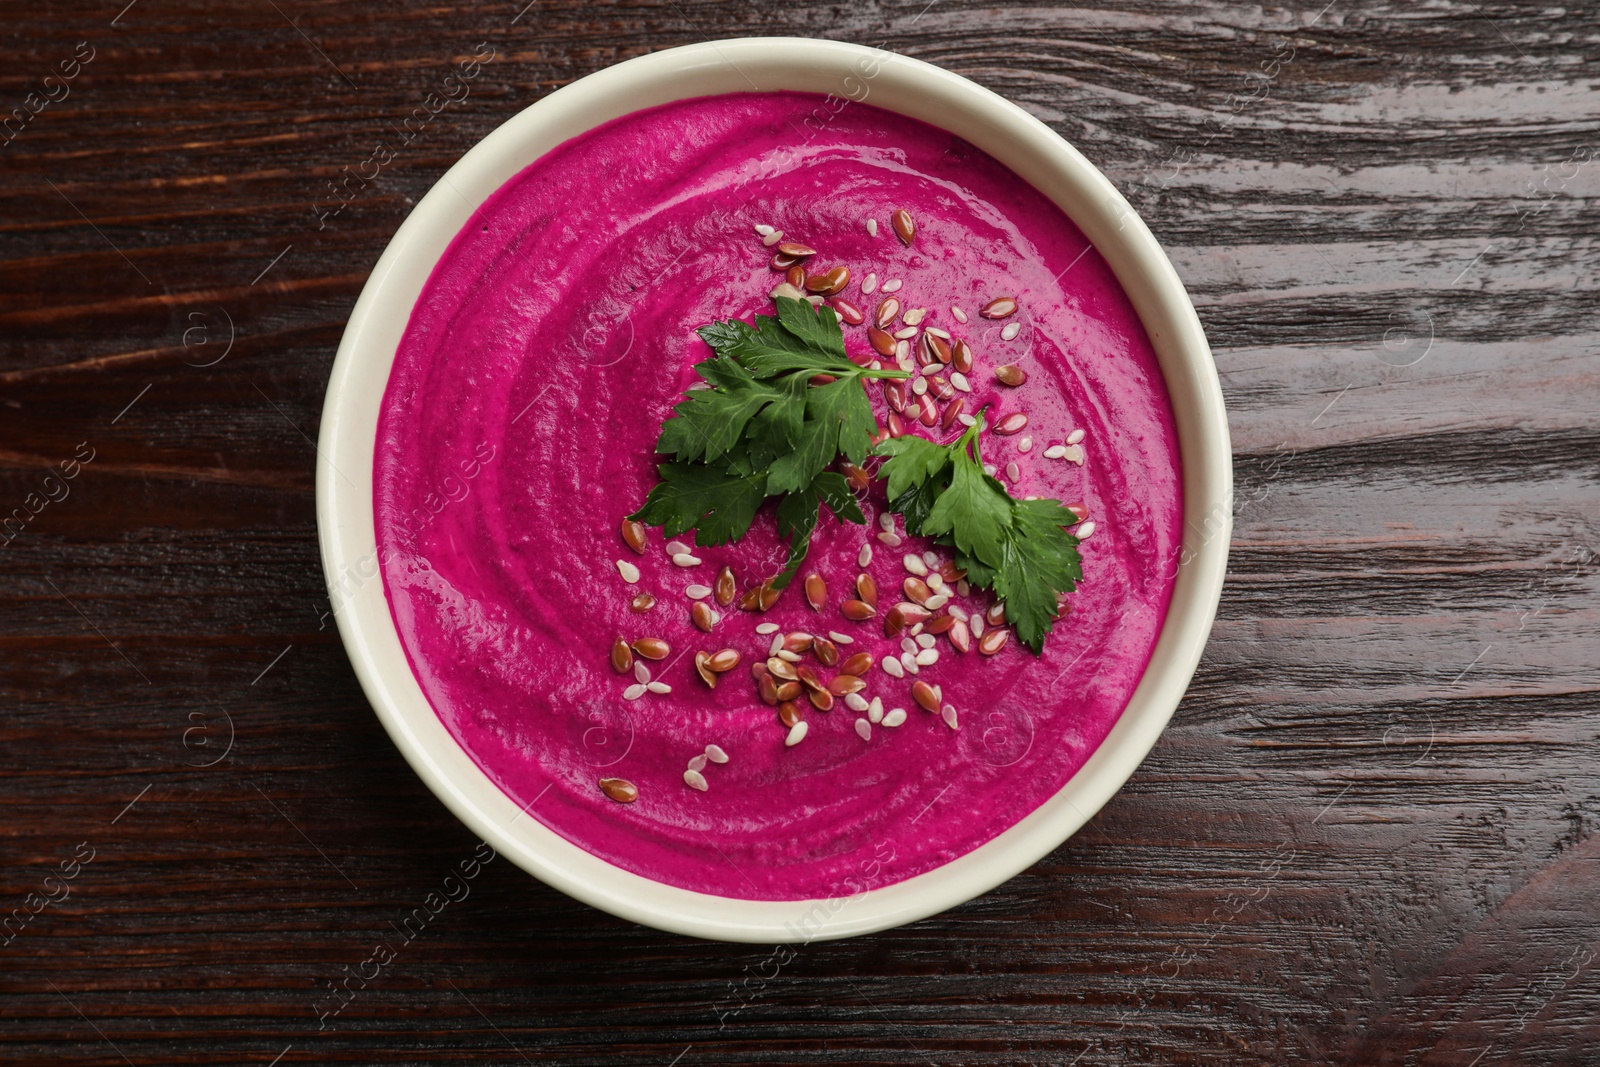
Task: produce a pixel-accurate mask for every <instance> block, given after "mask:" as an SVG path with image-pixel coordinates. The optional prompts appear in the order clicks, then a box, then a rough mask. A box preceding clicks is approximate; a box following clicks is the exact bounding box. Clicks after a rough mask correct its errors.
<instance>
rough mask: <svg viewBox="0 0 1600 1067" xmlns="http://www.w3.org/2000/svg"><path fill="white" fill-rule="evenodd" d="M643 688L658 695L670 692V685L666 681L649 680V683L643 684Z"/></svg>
mask: <svg viewBox="0 0 1600 1067" xmlns="http://www.w3.org/2000/svg"><path fill="white" fill-rule="evenodd" d="M645 688H646V689H648V690H650V692H652V693H655V694H657V695H658V696H666V695H667V694H668V693H670V692H672V686H670V685H668V684H667V683H666V682H651V683H650V684H649V685H647V686H645Z"/></svg>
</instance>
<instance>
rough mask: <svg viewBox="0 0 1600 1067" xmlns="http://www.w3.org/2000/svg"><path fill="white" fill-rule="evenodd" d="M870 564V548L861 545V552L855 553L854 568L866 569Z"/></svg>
mask: <svg viewBox="0 0 1600 1067" xmlns="http://www.w3.org/2000/svg"><path fill="white" fill-rule="evenodd" d="M871 563H872V546H871V545H870V544H867V545H862V546H861V551H860V552H857V553H856V566H858V567H866V566H869V565H870V564H871Z"/></svg>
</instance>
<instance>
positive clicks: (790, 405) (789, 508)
mask: <svg viewBox="0 0 1600 1067" xmlns="http://www.w3.org/2000/svg"><path fill="white" fill-rule="evenodd" d="M776 305H777V312H778V314H777V317H776V318H773V317H771V316H767V315H757V316H755V322H754V323H753V324H752V323H746V322H742V321H740V320H739V319H726V320H723V321H721V322H713V323H711V324H709V325H707V326H703V327H701V328H700V330H699V333H700V337H701V338H702V339H703V340H704V341H705V342H706V343H707V344H709V345H710V346H711V348H712V351H714V352H715V353H716V356H715V357H714V358H712V359H708V360H705V361H704V362H701V363H698V364H696V365H695V368H694V369H695V373H697V374H698V375H699V376H700V377H701V378H702V379H703V380H704V382H705V383H706V386H707V387H702V388H694V389H691V390H690V391H689V392H688V394H687V395H686V396H685V398H684V399H683V400H682V401H681V402H679V403H678V404H677V405H676V406H675V407H674V409H673V410H674V411H675V412H676V414H675V416H674V417H673V418H670V419H668V420H667V421H666V422H664V423H663V424H662V427H661V436H660V438H659V439H658V440H657V442H656V451H657V452H659V453H661V454H662V455H663V456H670V457H672V458H671V459H670V461H668V462H666V463H662V464H660V465H659V466H658V467H657V468H656V471H657V473H658V474H659V475H660V476H661V480H660V482H658V483H657V484H656V486H655V487H654V488H653V489H651V490H650V495H649V496H648V497H646V498H645V502H644V506H643V507H641V508H640V509H639V510H638V511H637V512H635V513H634V514H633V515H631V516H630V518H633V519H636V520H638V521H640V522H645V523H649V524H650V525H652V526H660V527H662V528H663V529H664V531H665V533H666V535H667V536H668V537H676V536H678V535H679V534H682V533H685V532H687V531H688V530H691V529H693V530H694V531H695V542H696V544H700V545H720V544H724V543H726V542H728V541H734V540H737V539H738V538H740V537H743V536H744V534H745V532H746V531H747V530H749V529H750V524H751V522H753V521H754V519H755V515H756V511H757V510H758V509H759V508H760V507H761V505H762V503H763V502H764V501H765V500H766V499H767V498H768V497H776V498H778V502H777V521H778V532H779V534H781V535H782V536H783V537H784V538H786V539H787V540H788V542H789V556H788V559H787V560H786V562H785V564H784V568H783V570H782V571H781V572H779V574H778V575H776V576H775V577H774V578H773V579H772V580H771V584H772V587H773V588H775V589H782V588H783V587H784V586H785V585H787V584H788V583H789V581H790V580H791V579H792V578H793V577H794V575H795V574H796V572H797V571H798V570H799V568H800V564H801V563H802V562H803V561H804V559H805V556H806V551H807V549H808V548H809V547H810V544H811V534H812V532H813V531H814V530H815V529H816V526H817V521H818V516H819V511H818V509H819V506H826V507H827V508H828V510H829V511H831V512H832V513H833V514H834V515H835V516H836V517H838V518H839V519H842V520H848V521H850V522H855V523H865V522H866V517H865V516H864V515H862V513H861V507H860V505H859V504H857V503H856V499H855V494H854V493H852V492H851V491H850V486H849V484H848V483H847V482H846V480H845V477H844V475H842V474H840V473H838V472H837V471H832V470H829V469H828V468H829V467H831V466H832V465H833V464H834V463H835V461H836V460H837V459H838V458H839V455H840V454H841V453H842V454H843V455H844V456H845V458H846V459H848V460H849V461H850V462H851V463H854V464H857V465H860V464H861V463H863V462H865V460H866V457H867V454H868V451H869V450H870V448H871V446H872V435H873V433H874V431H876V430H877V420H876V419H875V418H874V417H873V414H872V403H871V401H869V400H868V399H867V394H866V389H865V386H864V385H863V384H862V383H863V381H864V380H865V379H867V378H907V377H910V374H909V373H908V372H906V371H902V370H888V369H884V370H874V369H872V368H870V367H863V366H861V365H859V364H857V363H855V362H854V361H852V360H851V359H850V357H849V356H848V355H847V354H846V353H845V348H844V334H843V332H842V331H841V330H840V329H839V319H838V316H837V315H835V314H834V312H833V309H832V308H828V307H816V308H813V307H812V306H811V305H810V304H809V303H808V302H806V301H804V300H795V299H792V298H789V297H782V296H780V297H778V298H776ZM819 376H820V377H819ZM814 379H815V380H816V382H815V384H813V380H814Z"/></svg>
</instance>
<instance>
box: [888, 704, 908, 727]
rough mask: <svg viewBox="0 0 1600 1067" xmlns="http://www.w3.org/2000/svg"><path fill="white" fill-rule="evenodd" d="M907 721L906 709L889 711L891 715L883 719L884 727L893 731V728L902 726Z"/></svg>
mask: <svg viewBox="0 0 1600 1067" xmlns="http://www.w3.org/2000/svg"><path fill="white" fill-rule="evenodd" d="M905 721H906V709H905V708H891V709H889V713H888V714H887V715H885V716H884V717H883V725H885V726H887V727H890V728H891V729H892V728H893V727H896V726H899V725H901V724H902V723H904V722H905Z"/></svg>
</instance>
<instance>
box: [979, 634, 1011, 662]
mask: <svg viewBox="0 0 1600 1067" xmlns="http://www.w3.org/2000/svg"><path fill="white" fill-rule="evenodd" d="M1010 637H1011V631H1010V630H990V631H988V632H987V633H985V634H984V635H983V636H982V637H981V638H979V639H978V651H979V652H982V653H983V654H984V655H985V656H992V655H994V654H995V653H996V652H999V651H1000V650H1001V649H1002V648H1004V647H1005V643H1006V641H1007V640H1008V639H1009V638H1010Z"/></svg>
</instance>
